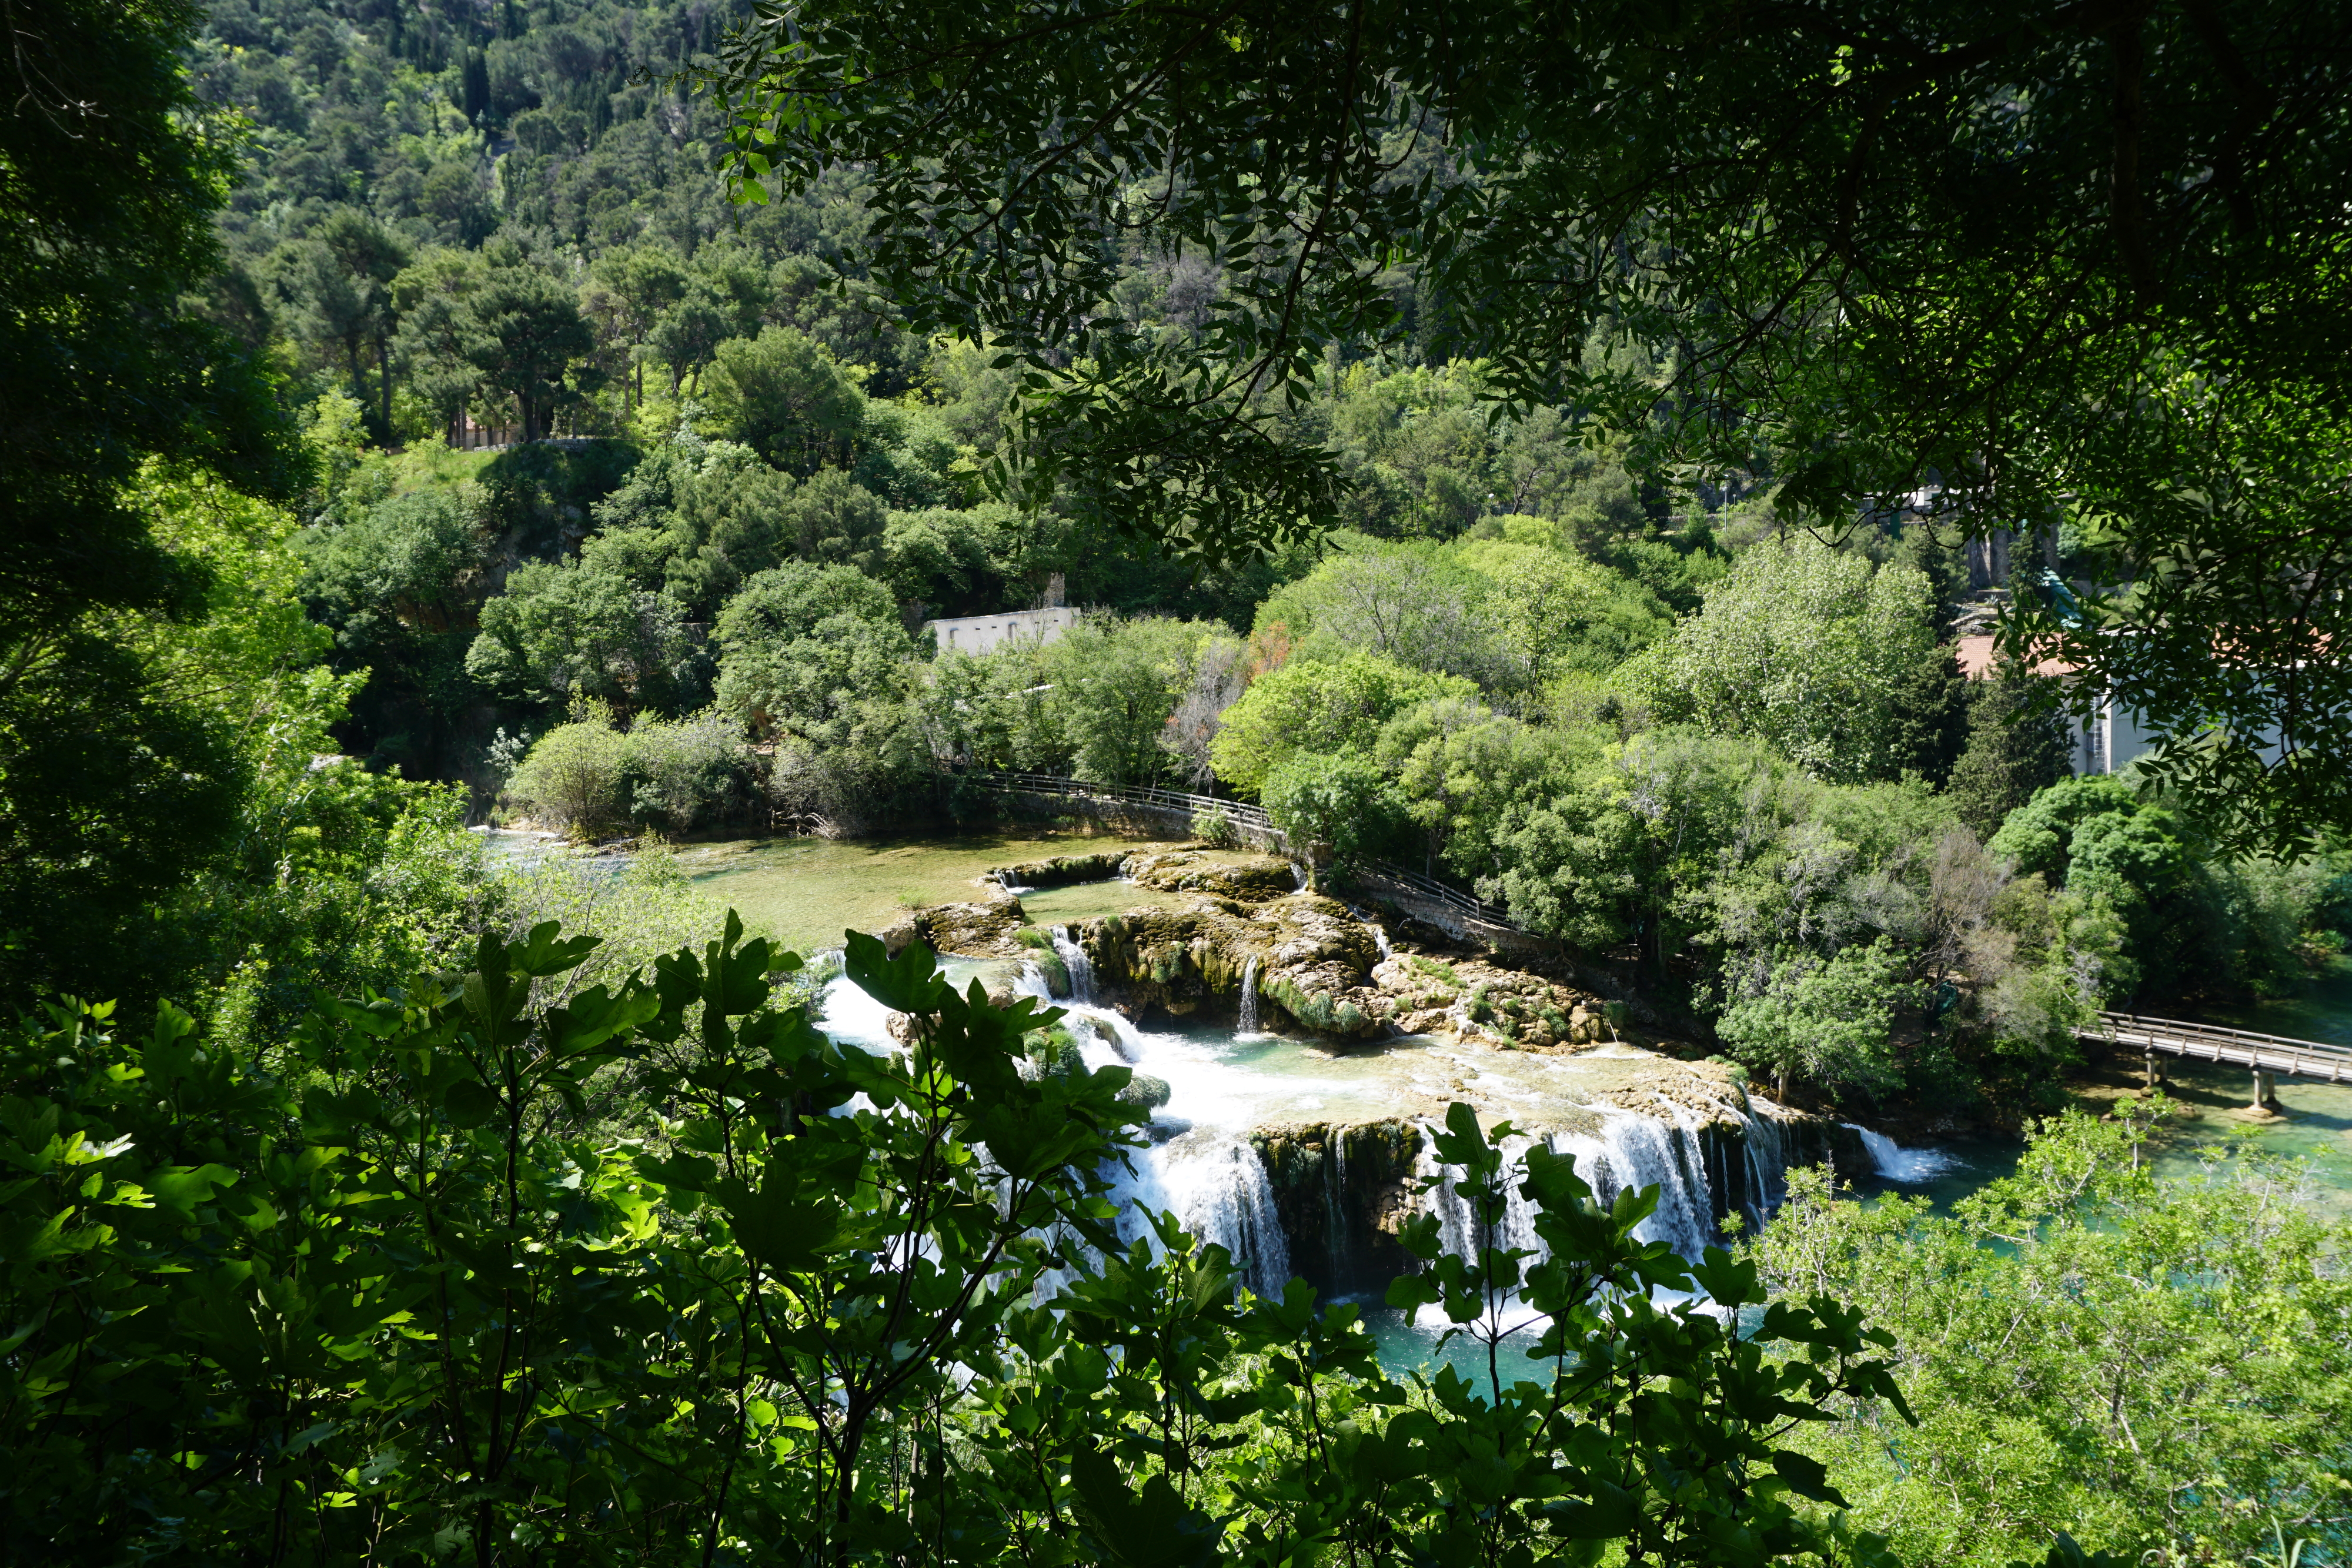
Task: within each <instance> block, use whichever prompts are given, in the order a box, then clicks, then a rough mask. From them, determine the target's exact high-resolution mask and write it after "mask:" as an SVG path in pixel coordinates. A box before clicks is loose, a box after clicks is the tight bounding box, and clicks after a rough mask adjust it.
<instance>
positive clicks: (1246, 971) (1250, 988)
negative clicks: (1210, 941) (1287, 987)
mask: <svg viewBox="0 0 2352 1568" xmlns="http://www.w3.org/2000/svg"><path fill="white" fill-rule="evenodd" d="M1239 1027H1240V1031H1241V1032H1242V1033H1244V1034H1255V1033H1256V1032H1257V955H1256V954H1255V953H1253V954H1251V955H1250V956H1248V957H1246V958H1244V959H1243V960H1242V1016H1241V1019H1240V1020H1239Z"/></svg>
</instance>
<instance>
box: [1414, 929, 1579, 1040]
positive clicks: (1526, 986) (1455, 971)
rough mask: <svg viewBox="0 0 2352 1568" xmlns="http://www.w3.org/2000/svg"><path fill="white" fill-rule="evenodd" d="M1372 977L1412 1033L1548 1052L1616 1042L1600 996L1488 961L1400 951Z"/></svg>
mask: <svg viewBox="0 0 2352 1568" xmlns="http://www.w3.org/2000/svg"><path fill="white" fill-rule="evenodd" d="M1371 979H1372V983H1373V984H1374V985H1375V986H1377V987H1378V988H1380V989H1381V992H1383V993H1384V994H1385V995H1387V996H1389V997H1391V998H1393V999H1394V1005H1395V1010H1396V1016H1397V1018H1398V1020H1399V1023H1400V1025H1401V1027H1402V1028H1403V1029H1404V1030H1406V1031H1407V1032H1408V1033H1412V1034H1457V1035H1461V1036H1463V1037H1464V1038H1465V1039H1477V1040H1485V1041H1486V1042H1487V1043H1488V1044H1491V1045H1499V1046H1505V1047H1508V1048H1510V1049H1512V1050H1517V1051H1580V1050H1582V1049H1583V1048H1584V1047H1586V1046H1589V1045H1593V1044H1598V1043H1600V1042H1601V1041H1605V1040H1609V1039H1611V1038H1612V1036H1611V1034H1610V1032H1609V1030H1608V1028H1607V1026H1606V1025H1605V1024H1604V1023H1603V1022H1602V1019H1601V999H1600V998H1597V997H1594V996H1592V995H1591V994H1589V993H1587V992H1584V991H1580V990H1577V989H1576V988H1574V987H1571V986H1563V985H1561V984H1559V982H1558V981H1555V980H1548V979H1546V978H1544V977H1542V976H1541V975H1530V974H1527V973H1525V972H1523V971H1521V970H1517V969H1506V968H1503V967H1500V966H1498V965H1496V964H1492V963H1489V962H1487V961H1486V960H1485V959H1483V958H1454V959H1450V960H1449V959H1437V958H1432V957H1428V956H1423V955H1421V954H1417V953H1401V954H1398V955H1396V956H1394V957H1391V958H1389V959H1387V960H1385V961H1383V962H1382V963H1381V964H1379V965H1378V966H1376V967H1374V968H1373V970H1372V972H1371Z"/></svg>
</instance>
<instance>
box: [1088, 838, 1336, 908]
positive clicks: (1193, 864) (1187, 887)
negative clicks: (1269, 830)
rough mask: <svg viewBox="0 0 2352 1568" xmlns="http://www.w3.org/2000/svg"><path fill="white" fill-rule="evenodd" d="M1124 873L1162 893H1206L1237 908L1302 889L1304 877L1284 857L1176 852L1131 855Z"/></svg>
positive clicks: (1122, 871)
mask: <svg viewBox="0 0 2352 1568" xmlns="http://www.w3.org/2000/svg"><path fill="white" fill-rule="evenodd" d="M1119 874H1120V875H1122V876H1124V877H1126V878H1127V879H1128V880H1129V882H1132V883H1136V885H1138V886H1139V887H1149V888H1152V889H1155V890H1157V891H1159V892H1161V893H1204V894H1209V895H1210V896H1212V897H1214V898H1221V899H1228V900H1231V901H1232V902H1234V903H1236V904H1263V903H1265V901H1266V900H1268V899H1273V898H1280V897H1281V896H1282V895H1283V894H1287V893H1293V892H1296V891H1297V887H1298V873H1297V871H1296V870H1294V869H1293V868H1292V866H1291V863H1290V862H1288V861H1286V860H1284V859H1282V858H1281V857H1280V856H1278V855H1261V854H1250V853H1244V852H1236V851H1230V850H1227V851H1208V850H1171V851H1164V852H1137V853H1135V854H1131V855H1129V856H1128V858H1127V860H1126V862H1124V864H1123V865H1122V866H1121V868H1120V871H1119Z"/></svg>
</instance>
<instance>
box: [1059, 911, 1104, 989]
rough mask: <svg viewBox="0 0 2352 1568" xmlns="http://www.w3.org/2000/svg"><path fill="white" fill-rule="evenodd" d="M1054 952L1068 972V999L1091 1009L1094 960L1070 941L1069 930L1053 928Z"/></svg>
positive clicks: (1084, 950) (1093, 985)
mask: <svg viewBox="0 0 2352 1568" xmlns="http://www.w3.org/2000/svg"><path fill="white" fill-rule="evenodd" d="M1054 951H1055V953H1057V954H1059V955H1060V956H1061V959H1062V967H1064V968H1066V969H1067V970H1069V971H1070V999H1071V1000H1072V1001H1074V1002H1079V1003H1083V1004H1085V1005H1086V1006H1088V1007H1091V1006H1093V1005H1094V999H1095V966H1094V960H1093V959H1091V958H1089V957H1087V950H1086V949H1085V948H1084V947H1081V946H1078V945H1077V944H1076V942H1073V941H1071V940H1070V928H1069V927H1068V926H1066V925H1056V926H1055V927H1054Z"/></svg>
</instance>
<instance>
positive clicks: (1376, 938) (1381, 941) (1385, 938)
mask: <svg viewBox="0 0 2352 1568" xmlns="http://www.w3.org/2000/svg"><path fill="white" fill-rule="evenodd" d="M1371 933H1372V945H1373V946H1376V947H1378V948H1379V949H1380V950H1381V962H1382V963H1386V962H1388V960H1390V959H1391V958H1393V957H1395V956H1396V952H1395V950H1394V949H1393V948H1391V947H1390V946H1389V934H1388V933H1387V932H1385V931H1383V930H1381V928H1380V927H1379V926H1377V925H1375V926H1372V927H1371Z"/></svg>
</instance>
